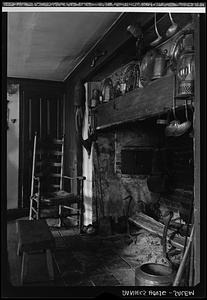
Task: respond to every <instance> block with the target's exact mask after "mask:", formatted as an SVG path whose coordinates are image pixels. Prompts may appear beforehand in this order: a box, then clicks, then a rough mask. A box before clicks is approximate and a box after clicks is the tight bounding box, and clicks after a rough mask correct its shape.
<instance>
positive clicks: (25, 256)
mask: <svg viewBox="0 0 207 300" xmlns="http://www.w3.org/2000/svg"><path fill="white" fill-rule="evenodd" d="M27 269H28V253H26V252H23V256H22V269H21V285H23V283H24V278H25V275H26V274H27Z"/></svg>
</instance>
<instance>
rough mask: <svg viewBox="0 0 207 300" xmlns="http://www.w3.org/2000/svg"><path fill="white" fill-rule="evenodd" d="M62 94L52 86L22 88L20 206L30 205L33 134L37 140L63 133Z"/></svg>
mask: <svg viewBox="0 0 207 300" xmlns="http://www.w3.org/2000/svg"><path fill="white" fill-rule="evenodd" d="M64 105H65V103H64V94H63V92H62V91H59V90H54V89H49V88H47V89H42V88H40V89H38V88H35V89H34V88H31V87H28V88H23V90H22V93H21V109H20V114H21V116H20V119H22V120H21V121H22V122H21V125H22V126H21V129H20V134H21V137H20V141H21V147H20V151H21V152H20V194H19V198H20V203H19V204H20V207H24V208H27V207H29V197H30V189H31V174H32V156H33V144H34V135H35V132H37V141H39V140H46V139H47V138H54V139H61V138H62V136H63V134H64V126H65V115H64V112H65V109H64Z"/></svg>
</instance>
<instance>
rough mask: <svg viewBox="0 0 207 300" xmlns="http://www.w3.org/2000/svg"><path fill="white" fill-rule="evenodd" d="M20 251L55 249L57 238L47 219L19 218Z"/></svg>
mask: <svg viewBox="0 0 207 300" xmlns="http://www.w3.org/2000/svg"><path fill="white" fill-rule="evenodd" d="M17 224H18V232H19V251H20V252H30V251H34V250H44V249H54V248H55V240H54V237H53V235H52V233H51V231H50V229H49V227H48V225H47V223H46V221H45V220H19V221H18V223H17Z"/></svg>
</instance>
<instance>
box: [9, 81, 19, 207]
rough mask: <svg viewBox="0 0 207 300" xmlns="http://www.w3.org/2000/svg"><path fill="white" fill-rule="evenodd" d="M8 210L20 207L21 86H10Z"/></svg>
mask: <svg viewBox="0 0 207 300" xmlns="http://www.w3.org/2000/svg"><path fill="white" fill-rule="evenodd" d="M7 91H8V92H7V101H8V102H7V103H8V130H7V209H13V208H17V207H18V169H19V85H18V84H8V87H7Z"/></svg>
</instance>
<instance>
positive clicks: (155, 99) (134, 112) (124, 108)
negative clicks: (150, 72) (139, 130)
mask: <svg viewBox="0 0 207 300" xmlns="http://www.w3.org/2000/svg"><path fill="white" fill-rule="evenodd" d="M178 102H179V103H177V106H182V105H183V103H182V102H181V101H178ZM172 103H173V76H172V75H167V76H165V77H162V78H160V79H157V80H154V81H151V82H150V83H149V84H148V85H147V86H146V87H144V88H139V89H136V90H133V91H131V92H129V93H127V94H125V95H123V96H120V97H117V98H116V99H113V100H111V101H109V102H108V103H103V104H100V105H99V106H97V108H96V115H97V127H96V129H97V130H101V129H105V128H108V127H111V126H117V125H121V124H124V123H128V122H134V121H138V120H144V119H147V118H151V117H155V116H157V115H160V114H162V113H166V112H167V110H169V109H171V108H172Z"/></svg>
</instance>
